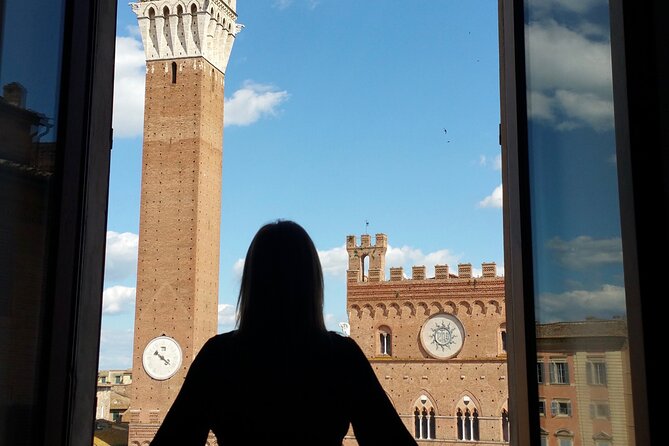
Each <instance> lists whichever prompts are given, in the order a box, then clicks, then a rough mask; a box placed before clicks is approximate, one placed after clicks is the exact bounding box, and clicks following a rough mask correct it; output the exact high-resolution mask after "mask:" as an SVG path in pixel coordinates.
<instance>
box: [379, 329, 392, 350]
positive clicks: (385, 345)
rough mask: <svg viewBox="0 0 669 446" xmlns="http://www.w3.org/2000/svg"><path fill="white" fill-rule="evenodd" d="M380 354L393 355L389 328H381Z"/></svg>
mask: <svg viewBox="0 0 669 446" xmlns="http://www.w3.org/2000/svg"><path fill="white" fill-rule="evenodd" d="M379 354H381V355H386V356H390V355H392V334H391V332H390V329H389V328H388V327H381V328H379Z"/></svg>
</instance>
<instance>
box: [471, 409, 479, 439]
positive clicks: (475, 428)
mask: <svg viewBox="0 0 669 446" xmlns="http://www.w3.org/2000/svg"><path fill="white" fill-rule="evenodd" d="M472 440H473V441H479V412H478V410H476V409H474V410H473V411H472Z"/></svg>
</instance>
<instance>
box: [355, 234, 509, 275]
mask: <svg viewBox="0 0 669 446" xmlns="http://www.w3.org/2000/svg"><path fill="white" fill-rule="evenodd" d="M387 250H388V236H387V235H386V234H382V233H379V234H376V237H375V243H374V244H373V245H372V240H371V235H369V234H363V235H361V236H360V244H358V243H357V240H356V237H355V236H354V235H348V236H346V251H347V252H348V270H347V271H346V280H347V282H348V283H364V282H385V281H386V278H385V264H386V251H387ZM367 261H369V264H367ZM449 271H450V270H449V266H448V265H435V267H434V276H432V277H427V276H426V274H427V271H426V267H425V266H424V265H415V266H413V267H412V268H411V278H406V277H405V275H404V268H403V267H393V268H390V282H399V281H409V280H415V281H420V280H443V281H451V280H453V281H456V280H469V279H473V278H478V277H479V276H477V277H475V276H474V275H473V269H472V264H471V263H459V264H458V273H457V274H451V273H450V272H449ZM481 271H482V274H481V276H480V277H481V278H495V277H498V276H497V265H496V264H495V263H494V262H484V263H482V264H481Z"/></svg>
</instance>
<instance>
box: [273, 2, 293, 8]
mask: <svg viewBox="0 0 669 446" xmlns="http://www.w3.org/2000/svg"><path fill="white" fill-rule="evenodd" d="M292 4H293V0H274V7H275V8H278V9H286V8H287V7H289V6H290V5H292Z"/></svg>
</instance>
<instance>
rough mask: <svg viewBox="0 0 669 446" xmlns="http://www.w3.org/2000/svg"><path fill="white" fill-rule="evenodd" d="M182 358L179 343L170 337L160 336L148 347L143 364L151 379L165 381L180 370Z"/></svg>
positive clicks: (150, 342) (145, 350)
mask: <svg viewBox="0 0 669 446" xmlns="http://www.w3.org/2000/svg"><path fill="white" fill-rule="evenodd" d="M182 357H183V356H182V353H181V347H180V346H179V343H177V341H175V340H174V339H173V338H170V337H169V336H158V337H157V338H153V339H152V340H150V341H149V343H148V344H147V345H146V348H145V349H144V355H143V357H142V364H143V365H144V370H145V371H146V373H148V374H149V376H150V377H151V378H153V379H158V380H165V379H168V378H170V377H171V376H172V375H174V374H175V373H176V372H177V370H179V367H181V360H182Z"/></svg>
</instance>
